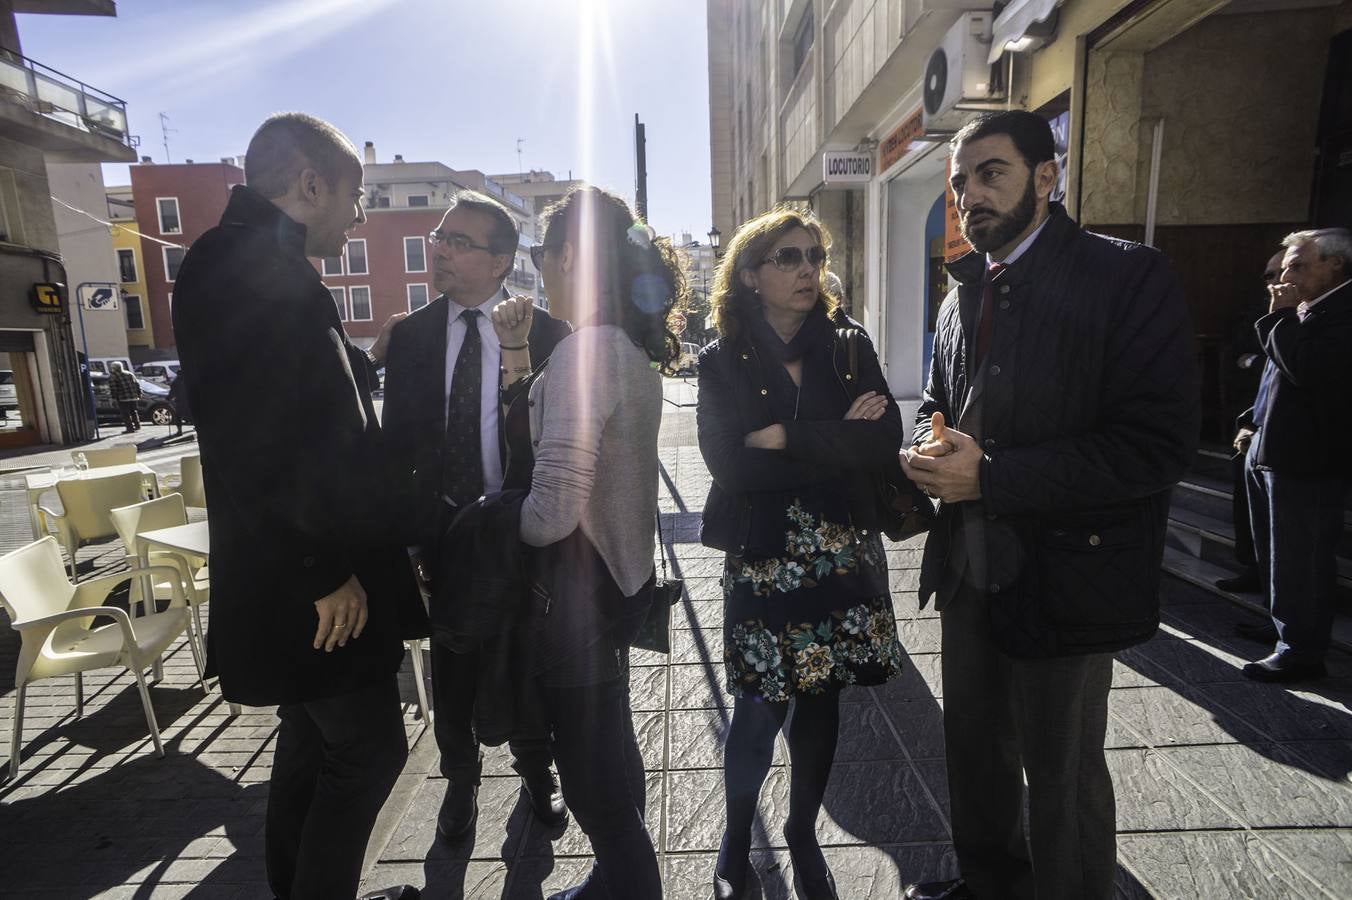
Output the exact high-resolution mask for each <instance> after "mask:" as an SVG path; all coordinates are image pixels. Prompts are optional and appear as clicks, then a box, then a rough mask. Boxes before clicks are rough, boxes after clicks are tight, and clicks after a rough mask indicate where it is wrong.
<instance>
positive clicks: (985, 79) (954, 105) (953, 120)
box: [924, 12, 1005, 135]
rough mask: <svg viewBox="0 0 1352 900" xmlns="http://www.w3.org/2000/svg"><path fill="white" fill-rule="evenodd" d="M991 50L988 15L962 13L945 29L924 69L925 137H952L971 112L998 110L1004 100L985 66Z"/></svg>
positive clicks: (989, 19)
mask: <svg viewBox="0 0 1352 900" xmlns="http://www.w3.org/2000/svg"><path fill="white" fill-rule="evenodd" d="M990 46H991V14H990V13H989V12H965V13H963V14H962V15H961V16H960V17H959V18H958V21H957V22H956V23H954V25H953V27H952V28H950V29H948V34H946V35H944V39H943V40H942V41H941V42H940V43H939V46H938V47H936V48H935V50H934V52H933V53H931V54H930V58H929V62H928V63H927V64H926V65H925V83H924V101H925V109H924V127H925V133H926V134H940V135H942V134H953V133H954V132H955V131H957V130H958V129H959V128H961V127H962V126H963V124H964V123H966V122H967V120H968V119H970V118H971V116H972V113H973V111H976V110H981V109H994V108H998V104H1000V103H1001V101H1003V100H1004V99H1005V89H1004V86H1003V85H1002V84H1000V83H998V82H997V80H996V78H995V77H993V72H992V69H991V66H990V64H989V63H987V62H986V57H987V55H988V54H989V53H990Z"/></svg>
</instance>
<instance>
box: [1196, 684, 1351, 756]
mask: <svg viewBox="0 0 1352 900" xmlns="http://www.w3.org/2000/svg"><path fill="white" fill-rule="evenodd" d="M1197 691H1198V694H1199V702H1201V703H1203V704H1215V706H1216V708H1217V709H1218V710H1224V711H1225V712H1226V713H1227V714H1229V715H1232V716H1241V717H1242V718H1243V719H1244V721H1246V722H1247V723H1249V724H1250V725H1252V726H1253V727H1254V728H1255V729H1256V730H1257V731H1259V732H1260V733H1261V734H1262V735H1263V736H1264V737H1265V738H1267V739H1268V740H1276V741H1305V740H1346V739H1352V715H1349V714H1348V712H1347V711H1346V710H1342V709H1338V708H1336V707H1334V706H1331V705H1328V704H1326V703H1324V702H1321V700H1322V698H1319V697H1317V696H1315V695H1303V694H1301V693H1299V692H1296V691H1292V690H1287V689H1284V688H1283V687H1282V686H1281V685H1273V684H1255V683H1253V682H1249V681H1246V682H1244V683H1242V684H1207V685H1201V686H1199V687H1198V688H1197Z"/></svg>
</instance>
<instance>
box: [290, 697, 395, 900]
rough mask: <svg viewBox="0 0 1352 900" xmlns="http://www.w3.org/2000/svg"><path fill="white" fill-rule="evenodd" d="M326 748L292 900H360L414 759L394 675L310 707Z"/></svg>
mask: <svg viewBox="0 0 1352 900" xmlns="http://www.w3.org/2000/svg"><path fill="white" fill-rule="evenodd" d="M304 707H305V710H306V712H307V714H308V715H309V717H310V719H311V721H312V722H313V723H314V727H315V729H316V730H317V731H318V732H319V734H320V736H321V740H322V743H323V757H324V758H323V764H322V766H321V767H320V770H319V773H318V777H317V778H316V779H315V787H314V794H313V796H312V798H311V800H310V808H309V812H308V814H307V815H306V818H305V827H304V829H303V830H302V832H301V836H300V847H299V849H298V851H297V854H296V872H295V880H294V882H293V884H292V890H291V894H290V897H291V900H311V898H313V900H333V898H346V897H355V896H356V894H357V886H358V884H359V883H360V881H361V874H362V862H363V859H364V858H365V855H366V844H367V842H368V841H369V840H370V837H371V829H372V828H374V827H375V823H376V816H377V815H378V814H379V813H380V808H381V806H383V805H384V803H385V799H386V798H387V797H388V796H389V793H390V790H391V789H392V788H393V787H394V782H395V780H396V779H398V777H399V773H400V772H401V771H402V770H403V767H404V762H405V760H407V758H408V739H407V737H406V736H405V734H404V721H403V715H402V712H401V711H400V707H399V683H398V681H397V679H396V677H395V676H394V675H393V674H391V675H389V676H388V677H385V678H382V679H381V680H380V681H379V682H378V683H376V684H374V685H372V686H371V687H369V688H365V689H363V690H360V691H355V692H353V693H351V694H343V695H340V696H337V697H330V698H326V699H324V700H315V701H310V702H307V703H305V704H304Z"/></svg>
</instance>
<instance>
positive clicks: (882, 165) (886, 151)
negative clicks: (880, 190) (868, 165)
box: [878, 106, 925, 172]
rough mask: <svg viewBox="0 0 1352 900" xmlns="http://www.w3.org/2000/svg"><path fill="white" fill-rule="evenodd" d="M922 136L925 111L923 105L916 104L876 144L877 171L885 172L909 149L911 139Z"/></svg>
mask: <svg viewBox="0 0 1352 900" xmlns="http://www.w3.org/2000/svg"><path fill="white" fill-rule="evenodd" d="M924 136H925V112H924V108H923V107H920V106H917V107H916V108H915V112H913V113H911V114H910V115H909V116H907V118H906V121H904V122H902V123H901V124H900V125H898V126H897V127H896V128H894V129H892V133H891V134H889V135H888V136H887V137H885V138H883V142H882V143H881V144H879V145H878V171H879V172H886V171H887V170H888V169H889V168H891V167H892V164H893V163H895V162H896V161H897V160H899V159H901V158H902V157H903V156H905V155H906V153H907V151H908V150H910V149H911V142H912V141H914V140H916V139H917V138H921V137H924Z"/></svg>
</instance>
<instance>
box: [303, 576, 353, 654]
mask: <svg viewBox="0 0 1352 900" xmlns="http://www.w3.org/2000/svg"><path fill="white" fill-rule="evenodd" d="M315 612H316V613H317V614H318V616H319V622H318V626H317V627H316V629H315V639H314V645H313V646H314V648H315V649H316V650H318V649H320V648H321V647H322V648H323V650H324V652H325V653H332V652H333V648H334V647H345V646H347V642H348V639H349V638H356V637H361V633H362V631H363V630H364V629H365V628H366V591H365V590H363V589H362V586H361V582H360V581H358V580H357V576H355V575H352V576H349V577H348V579H347V581H346V582H344V583H343V585H342V586H341V587H339V588H338V590H336V591H334V592H333V593H332V594H329V595H328V596H327V597H320V598H319V599H318V600H316V601H315Z"/></svg>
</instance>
